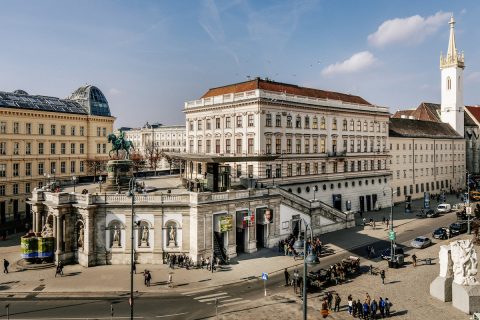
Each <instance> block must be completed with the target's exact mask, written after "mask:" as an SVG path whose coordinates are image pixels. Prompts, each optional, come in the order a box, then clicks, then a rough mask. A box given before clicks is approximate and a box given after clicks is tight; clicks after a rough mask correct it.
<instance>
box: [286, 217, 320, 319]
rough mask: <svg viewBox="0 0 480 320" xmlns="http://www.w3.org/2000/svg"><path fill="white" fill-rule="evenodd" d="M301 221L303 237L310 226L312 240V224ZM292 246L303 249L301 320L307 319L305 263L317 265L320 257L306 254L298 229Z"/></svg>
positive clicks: (305, 242)
mask: <svg viewBox="0 0 480 320" xmlns="http://www.w3.org/2000/svg"><path fill="white" fill-rule="evenodd" d="M301 221H303V223H304V224H305V234H304V238H305V237H306V235H307V233H308V228H310V239H311V241H312V242H313V230H312V226H311V225H309V224H307V223H306V221H305V220H304V219H302V220H301ZM299 230H300V228H299ZM293 248H294V249H295V250H299V251H300V250H303V289H302V298H303V307H302V311H303V320H307V265H317V264H319V263H320V259H318V256H317V255H315V254H313V253H310V254H309V255H308V256H307V241H305V239H304V240H301V239H300V231H299V236H298V240H297V241H295V243H294V244H293Z"/></svg>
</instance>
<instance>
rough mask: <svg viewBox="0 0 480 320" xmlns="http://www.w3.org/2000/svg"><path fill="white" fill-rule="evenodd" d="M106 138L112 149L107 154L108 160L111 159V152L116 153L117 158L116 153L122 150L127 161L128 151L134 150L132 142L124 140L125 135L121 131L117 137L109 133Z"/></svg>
mask: <svg viewBox="0 0 480 320" xmlns="http://www.w3.org/2000/svg"><path fill="white" fill-rule="evenodd" d="M107 138H108V142H111V143H112V149H111V150H110V151H109V152H108V156H109V157H110V158H111V157H112V152H117V158H118V151H120V150H124V151H125V159H128V158H129V156H130V149H135V148H134V147H133V142H132V141H130V140H126V139H125V133H124V132H123V131H120V134H119V135H118V137H117V136H116V135H115V134H113V133H110V134H109V135H108V136H107Z"/></svg>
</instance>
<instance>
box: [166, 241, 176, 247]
mask: <svg viewBox="0 0 480 320" xmlns="http://www.w3.org/2000/svg"><path fill="white" fill-rule="evenodd" d="M168 247H169V248H175V247H176V244H175V240H169V241H168Z"/></svg>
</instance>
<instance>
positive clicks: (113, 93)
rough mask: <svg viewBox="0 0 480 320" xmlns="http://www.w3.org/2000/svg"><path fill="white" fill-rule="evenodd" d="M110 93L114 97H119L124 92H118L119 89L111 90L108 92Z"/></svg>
mask: <svg viewBox="0 0 480 320" xmlns="http://www.w3.org/2000/svg"><path fill="white" fill-rule="evenodd" d="M108 93H109V94H110V95H112V96H116V95H119V94H120V93H122V92H121V91H120V90H118V89H117V88H110V89H109V90H108Z"/></svg>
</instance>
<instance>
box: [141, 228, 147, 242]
mask: <svg viewBox="0 0 480 320" xmlns="http://www.w3.org/2000/svg"><path fill="white" fill-rule="evenodd" d="M142 229H143V231H142V241H146V242H148V227H147V226H143V228H142Z"/></svg>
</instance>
